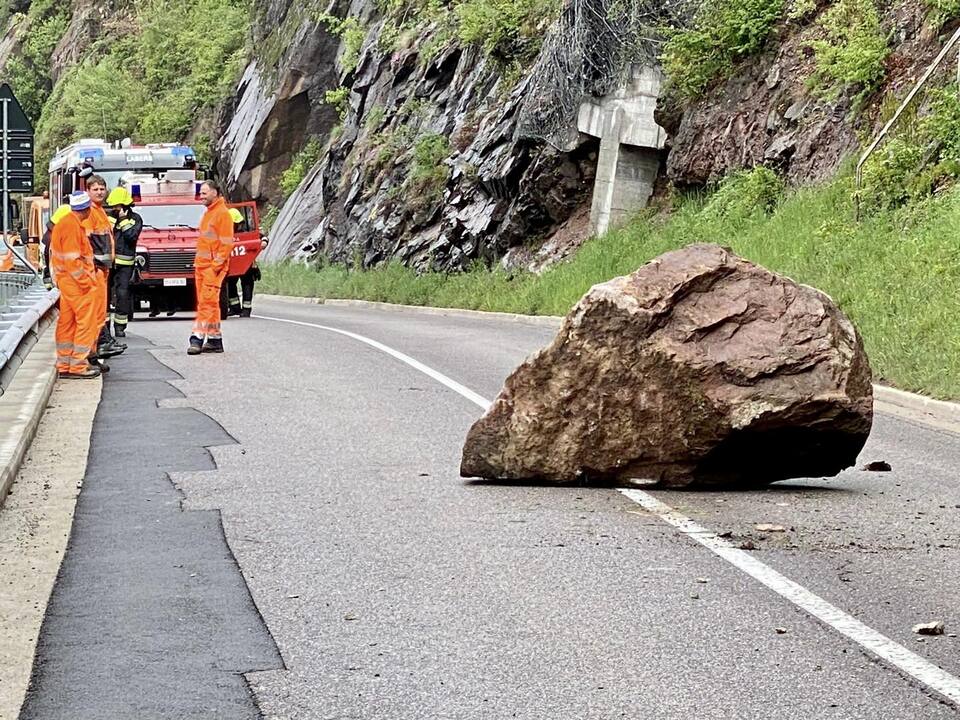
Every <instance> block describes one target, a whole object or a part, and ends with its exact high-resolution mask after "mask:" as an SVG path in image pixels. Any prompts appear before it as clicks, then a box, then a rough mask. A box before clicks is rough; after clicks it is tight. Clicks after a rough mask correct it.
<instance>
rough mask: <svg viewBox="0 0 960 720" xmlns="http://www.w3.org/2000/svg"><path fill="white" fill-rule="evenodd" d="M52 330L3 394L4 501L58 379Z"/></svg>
mask: <svg viewBox="0 0 960 720" xmlns="http://www.w3.org/2000/svg"><path fill="white" fill-rule="evenodd" d="M55 349H56V345H55V341H54V337H53V333H52V332H45V333H44V334H43V335H41V336H40V339H39V340H37V344H36V345H35V346H34V347H33V349H32V351H31V352H30V354H29V355H28V356H27V358H26V360H24V362H23V364H22V365H21V366H20V368H19V369H18V370H17V374H16V375H14V376H13V381H12V382H11V383H10V386H9V387H8V388H7V390H6V392H4V393H3V395H2V396H0V505H3V503H4V501H5V500H6V498H7V493H9V492H10V487H11V485H13V481H14V480H16V478H17V473H18V472H19V471H20V465H21V463H22V462H23V459H24V457H26V454H27V451H28V450H29V449H30V443H31V442H33V438H34V435H36V432H37V426H38V425H39V424H40V418H41V417H43V412H44V410H46V407H47V403H48V402H49V400H50V394H51V393H52V392H53V386H54V385H55V384H56V381H57V368H56V363H55Z"/></svg>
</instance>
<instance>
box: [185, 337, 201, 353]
mask: <svg viewBox="0 0 960 720" xmlns="http://www.w3.org/2000/svg"><path fill="white" fill-rule="evenodd" d="M202 350H203V340H202V339H201V338H198V337H197V336H196V335H191V336H190V347H188V348H187V355H199V354H200V353H201V352H202Z"/></svg>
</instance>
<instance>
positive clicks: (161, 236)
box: [120, 170, 261, 313]
mask: <svg viewBox="0 0 960 720" xmlns="http://www.w3.org/2000/svg"><path fill="white" fill-rule="evenodd" d="M120 185H121V186H123V187H126V188H127V189H128V190H129V191H130V193H131V195H132V196H133V199H134V203H135V205H134V212H136V213H138V214H139V215H140V217H142V218H143V231H142V232H141V233H140V240H139V242H138V243H137V248H136V261H135V262H136V265H135V267H136V271H135V273H134V279H133V282H132V283H131V285H130V291H131V295H132V298H133V311H134V313H136V312H137V311H142V310H146V309H148V308H149V310H150V311H151V313H154V312H159V311H166V312H173V311H176V310H194V309H196V289H195V287H194V271H193V263H194V258H195V256H196V251H197V238H198V237H199V234H200V233H199V230H198V228H199V226H200V218H202V217H203V213H204V212H205V210H206V208H205V207H204V206H203V204H202V203H201V202H200V196H199V191H200V182H199V181H198V180H197V179H196V177H195V174H194V172H193V171H191V170H175V171H174V170H171V171H167V172H164V173H159V174H158V175H156V176H154V175H152V174H151V175H147V174H142V173H141V174H136V173H130V174H128V175H125V176H123V177H121V178H120ZM229 207H235V208H237V210H239V211H240V213H241V214H242V215H243V218H244V221H243V222H242V223H239V225H238V226H237V227H235V228H234V245H233V251H232V252H231V255H230V267H229V270H228V272H227V275H228V277H235V276H239V275H243V274H244V273H246V272H247V271H248V270H249V269H250V267H251V266H252V265H253V263H254V261H255V260H256V258H257V255H259V253H260V245H261V235H260V231H259V216H258V214H257V207H256V203H253V202H244V203H231V204H230V205H229Z"/></svg>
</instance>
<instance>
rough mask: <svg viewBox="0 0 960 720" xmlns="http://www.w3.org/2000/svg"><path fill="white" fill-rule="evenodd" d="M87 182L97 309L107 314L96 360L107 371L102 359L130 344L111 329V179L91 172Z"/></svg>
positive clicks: (117, 352)
mask: <svg viewBox="0 0 960 720" xmlns="http://www.w3.org/2000/svg"><path fill="white" fill-rule="evenodd" d="M86 186H87V193H88V194H89V195H90V201H91V205H90V216H89V217H88V218H87V222H86V228H87V234H88V236H89V238H90V246H91V247H92V248H93V262H94V265H96V269H97V290H96V298H97V299H96V302H97V313H98V315H100V316H102V317H103V324H102V325H101V326H100V333H99V336H98V339H97V347H96V351H95V353H94V354H95V357H96V359H95V362H96V363H99V364H100V369H101V370H103V371H104V372H106V371H107V370H108V369H109V368H108V366H107V365H105V364H104V363H103V362H102V360H101V359H102V358H106V357H111V356H112V355H119V354H120V353H122V352H123V351H124V350H126V349H127V348H126V345H123V346H121V345H120V344H119V343H117V341H116V340H114V339H113V337H112V336H111V335H110V331H109V323H110V316H109V307H110V306H109V293H110V290H109V285H110V270H111V268H113V260H114V254H115V249H114V240H113V227H112V225H111V223H110V218H109V217H107V212H106V210H104V208H103V203H104V201H105V200H106V198H107V182H106V180H104V179H103V178H102V177H100V176H99V175H90V176H89V177H88V178H87V182H86Z"/></svg>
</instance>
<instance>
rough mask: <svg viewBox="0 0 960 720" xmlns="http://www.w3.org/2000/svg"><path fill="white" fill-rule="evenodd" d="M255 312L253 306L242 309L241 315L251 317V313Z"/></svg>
mask: <svg viewBox="0 0 960 720" xmlns="http://www.w3.org/2000/svg"><path fill="white" fill-rule="evenodd" d="M252 312H253V308H244V309H243V310H241V311H240V317H250V313H252Z"/></svg>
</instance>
